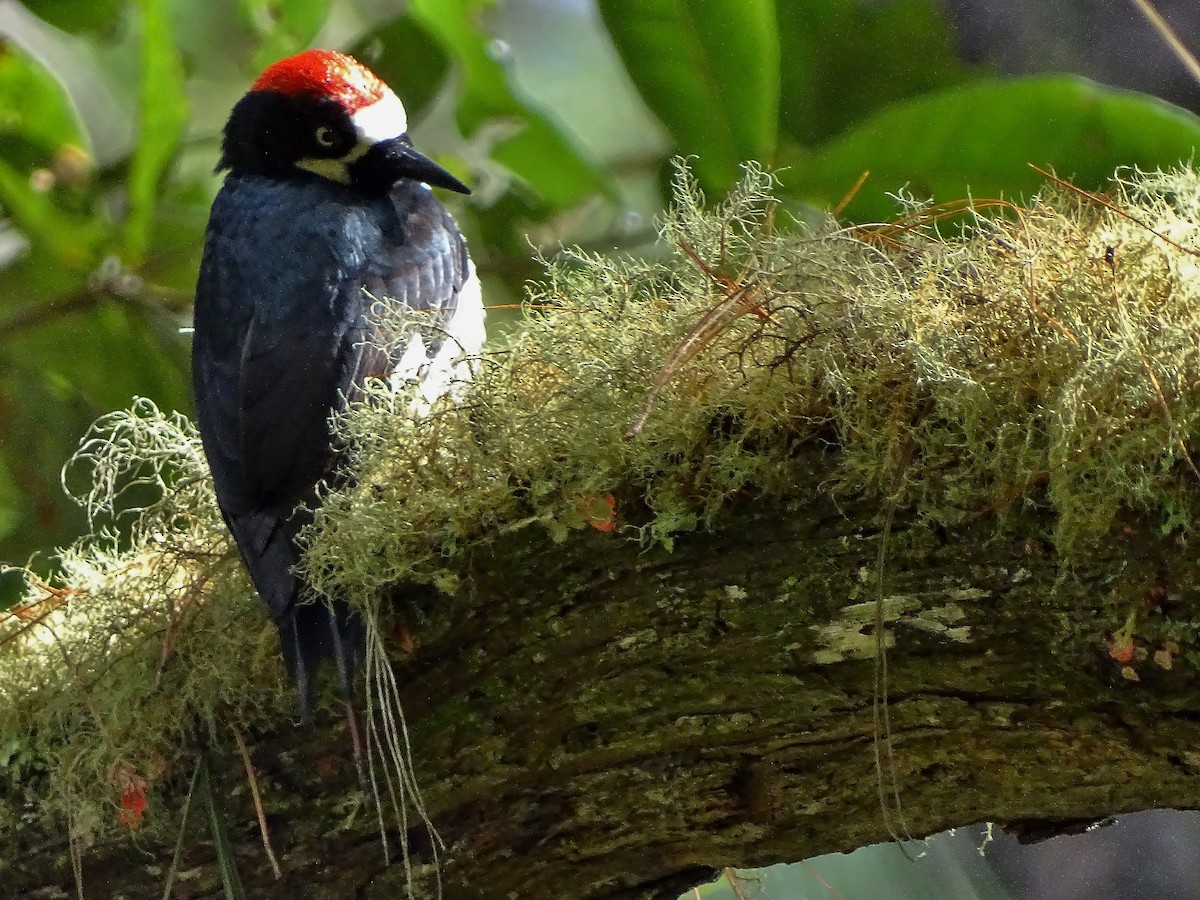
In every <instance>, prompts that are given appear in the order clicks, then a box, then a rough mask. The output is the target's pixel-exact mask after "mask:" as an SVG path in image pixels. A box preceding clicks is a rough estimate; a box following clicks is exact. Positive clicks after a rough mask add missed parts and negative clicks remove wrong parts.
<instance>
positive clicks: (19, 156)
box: [0, 44, 84, 170]
mask: <svg viewBox="0 0 1200 900" xmlns="http://www.w3.org/2000/svg"><path fill="white" fill-rule="evenodd" d="M83 143H84V139H83V136H82V133H81V130H80V127H79V121H78V119H76V117H75V111H74V110H73V109H72V108H71V104H70V101H69V100H68V99H67V95H66V92H65V91H63V89H62V86H61V85H60V84H59V83H58V82H57V81H56V80H55V78H54V76H53V75H51V74H50V73H49V72H47V71H46V70H45V69H44V68H42V66H40V65H38V63H36V62H34V61H33V60H32V59H30V58H29V57H28V56H26V55H25V54H24V53H23V52H21V51H20V50H18V49H17V47H16V46H15V45H12V44H9V45H6V46H5V48H4V52H3V53H0V158H3V159H4V160H5V161H6V162H7V163H8V164H9V165H12V166H16V167H17V168H19V169H22V170H31V169H33V168H34V167H36V166H48V165H50V163H51V159H52V157H53V156H54V154H55V153H56V152H57V151H58V150H59V149H60V148H62V147H63V146H64V145H66V144H72V145H75V146H80V145H82V144H83Z"/></svg>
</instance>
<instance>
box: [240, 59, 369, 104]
mask: <svg viewBox="0 0 1200 900" xmlns="http://www.w3.org/2000/svg"><path fill="white" fill-rule="evenodd" d="M251 90H252V91H275V92H277V93H280V94H288V95H289V96H295V95H297V94H315V95H317V96H323V97H333V98H334V99H336V100H338V101H340V102H341V103H342V105H343V106H345V107H346V109H347V110H349V111H350V112H354V111H355V110H359V109H362V108H363V107H366V106H370V105H371V104H372V103H374V102H376V101H377V100H379V99H380V98H382V97H383V96H384V94H385V93H386V92H388V91H389V90H390V89H389V88H388V86H387V85H386V84H384V83H383V82H382V81H380V80H379V76H377V75H376V74H375V73H374V72H372V71H371V70H370V69H368V68H367V67H366V66H364V65H363V64H362V63H360V62H359V61H358V60H357V59H355V58H354V57H353V56H347V55H346V54H345V53H338V52H337V51H336V50H305V51H304V52H303V53H297V54H296V55H295V56H289V57H288V58H287V59H281V60H279V62H277V63H272V64H271V65H270V66H268V67H267V68H266V70H265V71H264V72H263V73H262V74H261V75H259V76H258V80H257V81H256V82H254V86H253V87H252V88H251Z"/></svg>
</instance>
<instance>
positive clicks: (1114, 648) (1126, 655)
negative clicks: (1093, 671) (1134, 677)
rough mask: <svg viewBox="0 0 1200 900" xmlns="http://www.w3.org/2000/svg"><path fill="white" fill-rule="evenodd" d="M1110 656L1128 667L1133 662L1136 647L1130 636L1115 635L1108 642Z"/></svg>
mask: <svg viewBox="0 0 1200 900" xmlns="http://www.w3.org/2000/svg"><path fill="white" fill-rule="evenodd" d="M1106 646H1107V647H1108V655H1109V657H1111V658H1112V660H1113V661H1114V662H1118V663H1120V664H1121V665H1127V664H1129V663H1131V662H1133V654H1134V650H1135V646H1134V643H1133V638H1132V637H1130V636H1129V635H1124V634H1120V633H1118V634H1114V635H1113V636H1112V637H1110V638H1109V639H1108V641H1107V645H1106Z"/></svg>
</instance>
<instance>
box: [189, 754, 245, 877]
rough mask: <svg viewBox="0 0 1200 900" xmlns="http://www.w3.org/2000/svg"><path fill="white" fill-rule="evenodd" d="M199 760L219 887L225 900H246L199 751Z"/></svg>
mask: <svg viewBox="0 0 1200 900" xmlns="http://www.w3.org/2000/svg"><path fill="white" fill-rule="evenodd" d="M200 760H201V768H200V781H199V784H198V786H199V789H200V796H201V797H202V798H203V799H204V801H205V805H206V806H207V807H208V827H209V831H210V832H211V833H212V840H213V848H214V849H215V850H216V851H217V869H218V870H219V871H220V873H221V886H222V887H223V888H224V889H225V900H246V889H245V888H244V887H243V886H242V878H241V875H239V874H238V867H237V857H236V856H235V855H234V852H233V843H232V842H231V841H230V840H229V830H228V829H227V828H226V827H225V820H224V818H223V817H222V810H221V807H220V805H218V803H217V797H216V793H215V792H214V791H213V789H212V772H211V769H210V767H209V764H208V756H207V754H205V753H204V752H203V751H201V757H200Z"/></svg>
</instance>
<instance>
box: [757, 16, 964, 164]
mask: <svg viewBox="0 0 1200 900" xmlns="http://www.w3.org/2000/svg"><path fill="white" fill-rule="evenodd" d="M777 23H778V28H779V42H780V56H781V64H780V103H779V127H780V131H781V132H782V133H783V134H784V135H786V137H787V138H788V139H790V140H792V141H794V142H796V143H798V144H801V145H812V144H815V143H818V142H820V141H823V140H826V139H827V138H829V137H831V136H832V135H834V134H836V133H837V132H839V131H841V130H842V129H844V128H846V127H847V126H848V125H850V124H851V123H852V122H855V121H857V120H859V119H861V118H863V117H864V116H865V115H867V114H868V113H871V112H873V111H874V110H876V109H879V108H881V107H883V106H886V105H887V104H888V103H891V102H893V101H895V100H899V99H902V98H905V97H913V96H917V95H918V94H922V93H925V92H928V91H931V90H936V89H938V88H943V87H948V86H949V85H952V84H955V83H957V82H960V81H962V80H964V79H965V78H966V77H968V75H969V74H970V72H971V69H970V68H969V67H968V66H966V65H965V64H964V63H962V62H960V61H959V60H958V58H957V57H956V56H955V52H954V39H953V37H952V36H951V34H950V31H949V28H948V26H947V24H946V21H945V17H944V16H943V14H942V11H941V5H940V4H939V3H938V2H936V0H891V2H888V3H880V2H878V0H805V2H790V3H780V4H779V6H778V11H777Z"/></svg>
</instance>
